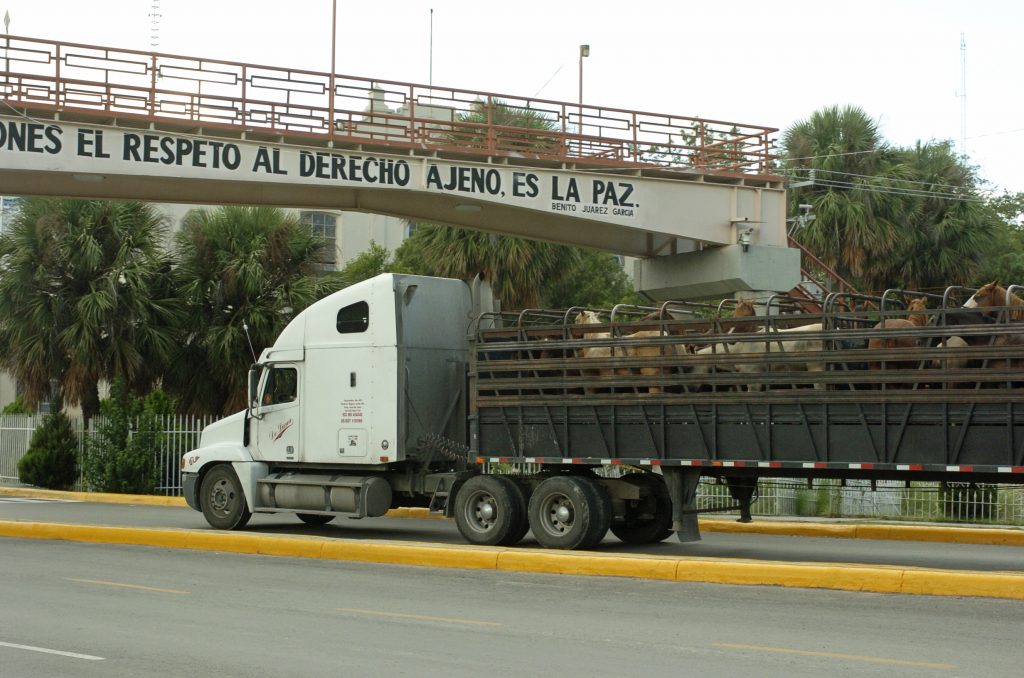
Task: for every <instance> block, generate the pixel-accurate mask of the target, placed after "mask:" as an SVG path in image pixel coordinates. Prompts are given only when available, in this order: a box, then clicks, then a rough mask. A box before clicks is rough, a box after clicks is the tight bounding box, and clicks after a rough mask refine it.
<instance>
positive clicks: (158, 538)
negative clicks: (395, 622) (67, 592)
mask: <svg viewBox="0 0 1024 678" xmlns="http://www.w3.org/2000/svg"><path fill="white" fill-rule="evenodd" d="M0 537H20V538H30V539H53V540H65V541H81V542H91V543H112V544H135V545H140V546H157V547H163V548H181V549H194V550H210V551H227V552H232V553H250V554H262V555H270V556H288V557H298V558H321V559H325V560H346V561H356V562H369V563H388V564H395V565H418V566H428V567H444V568H459V569H486V570H503V571H517V572H538V573H548V574H571V575H583V576H603V577H635V578H641V579H662V580H675V581H687V582H705V583H713V584H740V585H761V586H786V587H799V588H820V589H834V590H843V591H870V592H875V593H904V594H925V595H936V596H976V597H985V598H1011V599H1017V600H1024V573H1017V572H970V571H959V570H934V569H923V568H907V567H897V566H879V565H873V566H861V565H853V564H821V563H783V562H773V561H757V560H732V559H725V558H720V559H708V558H685V557H680V558H663V557H649V556H629V555H604V554H600V553H567V552H551V551H538V550H533V549H502V548H490V547H472V546H465V547H456V546H434V545H421V544H409V543H399V544H388V543H380V542H365V541H354V540H338V539H318V538H306V537H274V536H267V535H260V534H253V533H245V532H242V533H233V532H197V531H189V530H146V529H137V528H125V527H108V526H96V525H67V524H59V523H29V522H15V521H0Z"/></svg>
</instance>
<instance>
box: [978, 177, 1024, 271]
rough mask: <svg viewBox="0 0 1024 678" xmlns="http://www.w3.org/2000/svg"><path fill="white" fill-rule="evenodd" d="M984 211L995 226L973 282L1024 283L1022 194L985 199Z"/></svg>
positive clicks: (1023, 198)
mask: <svg viewBox="0 0 1024 678" xmlns="http://www.w3.org/2000/svg"><path fill="white" fill-rule="evenodd" d="M987 207H988V208H989V209H990V210H991V212H992V213H993V214H994V216H995V222H996V225H995V228H994V232H993V234H992V239H991V241H990V242H989V245H988V246H987V247H986V248H985V255H986V256H985V258H984V260H983V261H982V263H981V265H980V267H979V270H978V272H977V274H976V275H975V278H974V281H973V282H974V283H976V284H979V285H980V284H982V283H985V282H991V281H992V280H1000V281H1002V282H1003V283H1004V284H1012V283H1021V282H1024V193H1009V192H1004V193H1003V194H1002V195H999V196H996V197H993V198H991V199H989V201H988V202H987Z"/></svg>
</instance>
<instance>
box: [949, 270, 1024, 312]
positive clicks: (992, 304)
mask: <svg viewBox="0 0 1024 678" xmlns="http://www.w3.org/2000/svg"><path fill="white" fill-rule="evenodd" d="M1001 306H1009V307H1011V308H1010V320H1024V299H1021V298H1020V297H1018V296H1017V295H1016V294H1010V295H1009V299H1007V294H1006V288H1005V287H1003V286H1002V285H1000V284H999V281H998V280H993V281H992V282H990V283H987V284H985V285H982V286H981V287H979V288H978V291H977V292H975V293H974V294H973V295H972V296H971V298H970V299H968V300H967V301H965V302H964V306H963V307H964V308H998V307H1001ZM1018 306H1019V307H1020V308H1016V307H1018Z"/></svg>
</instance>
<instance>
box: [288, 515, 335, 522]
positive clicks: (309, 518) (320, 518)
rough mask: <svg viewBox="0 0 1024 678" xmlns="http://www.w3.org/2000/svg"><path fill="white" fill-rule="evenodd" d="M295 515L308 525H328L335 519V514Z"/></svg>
mask: <svg viewBox="0 0 1024 678" xmlns="http://www.w3.org/2000/svg"><path fill="white" fill-rule="evenodd" d="M295 517H297V518H298V519H299V520H301V521H302V522H304V523H306V524H307V525H326V524H327V523H329V522H331V521H332V520H334V516H325V515H323V514H321V513H296V514H295Z"/></svg>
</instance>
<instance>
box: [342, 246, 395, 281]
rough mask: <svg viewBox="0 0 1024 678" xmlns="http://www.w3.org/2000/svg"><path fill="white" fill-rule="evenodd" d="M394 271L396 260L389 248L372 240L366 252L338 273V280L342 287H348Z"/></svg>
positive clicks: (361, 253)
mask: <svg viewBox="0 0 1024 678" xmlns="http://www.w3.org/2000/svg"><path fill="white" fill-rule="evenodd" d="M393 270H394V260H393V259H392V257H391V253H390V252H388V250H387V248H385V247H382V246H381V245H378V244H377V242H376V241H374V240H371V241H370V246H369V247H368V248H366V250H365V251H364V252H360V253H359V254H358V255H357V256H356V257H355V258H353V259H352V260H351V261H349V262H348V263H347V264H345V267H344V268H342V269H341V271H339V272H338V279H339V280H340V282H341V286H342V287H348V286H349V285H355V284H356V283H358V282H362V281H364V280H369V279H370V278H373V277H374V276H378V275H380V274H381V273H387V272H391V271H393Z"/></svg>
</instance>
